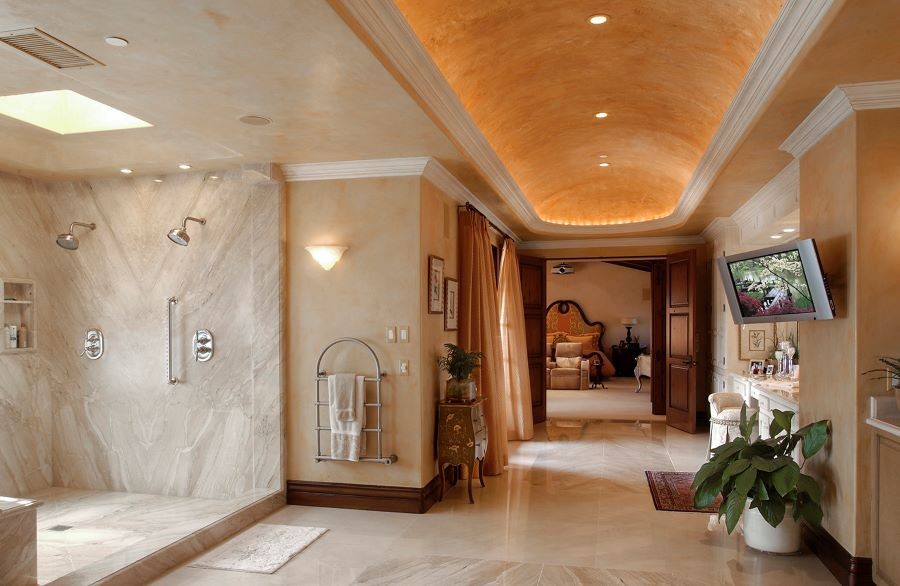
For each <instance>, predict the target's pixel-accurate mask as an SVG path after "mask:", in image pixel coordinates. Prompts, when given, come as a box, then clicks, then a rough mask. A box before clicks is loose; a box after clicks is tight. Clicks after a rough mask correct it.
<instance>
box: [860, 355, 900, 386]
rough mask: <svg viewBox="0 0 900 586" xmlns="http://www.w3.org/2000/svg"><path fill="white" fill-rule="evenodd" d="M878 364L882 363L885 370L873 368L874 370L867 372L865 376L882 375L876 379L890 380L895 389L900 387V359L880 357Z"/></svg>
mask: <svg viewBox="0 0 900 586" xmlns="http://www.w3.org/2000/svg"><path fill="white" fill-rule="evenodd" d="M878 362H880V363H882V364H883V365H884V368H873V369H872V370H867V371H865V372H864V373H863V374H880V375H882V376H877V377H875V378H876V379H884V378H886V379H890V381H891V386H893V387H896V386H898V385H900V358H891V357H890V356H879V357H878Z"/></svg>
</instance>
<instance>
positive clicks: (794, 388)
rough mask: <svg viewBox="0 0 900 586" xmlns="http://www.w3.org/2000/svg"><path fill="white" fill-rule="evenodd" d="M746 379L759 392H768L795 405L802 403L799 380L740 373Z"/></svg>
mask: <svg viewBox="0 0 900 586" xmlns="http://www.w3.org/2000/svg"><path fill="white" fill-rule="evenodd" d="M738 376H741V377H743V378H744V379H745V380H748V381H750V384H751V385H752V386H753V388H754V389H756V390H757V391H759V392H763V393H766V394H768V395H770V396H774V397H775V398H778V399H781V400H783V401H788V402H789V403H792V404H794V405H797V406H799V405H800V381H799V380H778V379H774V378H764V377H759V376H752V375H749V374H744V373H742V374H740V375H738Z"/></svg>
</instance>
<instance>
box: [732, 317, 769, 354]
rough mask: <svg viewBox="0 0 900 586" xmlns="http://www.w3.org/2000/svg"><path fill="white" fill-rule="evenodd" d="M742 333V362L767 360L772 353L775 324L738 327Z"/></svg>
mask: <svg viewBox="0 0 900 586" xmlns="http://www.w3.org/2000/svg"><path fill="white" fill-rule="evenodd" d="M738 327H739V328H740V332H741V348H740V355H739V356H738V358H740V359H741V360H765V359H766V358H768V357H769V355H770V354H771V353H772V349H773V347H772V344H773V337H774V335H775V328H774V324H750V325H745V326H738Z"/></svg>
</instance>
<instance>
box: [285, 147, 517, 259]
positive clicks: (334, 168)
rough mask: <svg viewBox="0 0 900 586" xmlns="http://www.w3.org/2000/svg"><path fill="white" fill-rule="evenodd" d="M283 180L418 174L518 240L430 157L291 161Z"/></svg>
mask: <svg viewBox="0 0 900 586" xmlns="http://www.w3.org/2000/svg"><path fill="white" fill-rule="evenodd" d="M281 169H282V172H283V173H284V180H285V181H327V180H331V179H365V178H371V177H413V176H421V177H424V178H425V179H427V180H428V181H430V182H431V183H432V184H433V185H434V186H435V187H437V188H438V189H440V190H441V191H443V192H444V193H445V194H447V195H448V196H449V197H450V198H452V199H454V200H455V201H457V202H458V203H460V204H464V203H470V204H472V205H473V206H475V207H476V208H478V210H479V211H480V212H481V213H483V214H484V215H485V216H486V217H487V219H488V220H490V221H491V222H493V223H494V225H495V226H497V227H498V228H500V229H501V230H503V231H504V232H506V234H507V235H508V236H510V237H511V238H512V239H513V240H515V241H516V242H520V241H521V239H520V238H519V237H518V236H517V235H516V233H515V232H513V231H512V230H511V229H510V228H509V226H507V225H506V224H504V223H503V221H502V220H500V218H498V217H497V216H496V214H494V213H493V212H492V211H491V210H490V208H488V206H486V205H485V204H484V202H482V201H481V200H480V199H478V197H476V196H475V194H474V193H472V192H471V191H469V189H468V188H467V187H466V186H465V185H463V184H462V182H461V181H460V180H459V179H457V178H456V177H455V176H454V175H453V173H451V172H450V171H448V170H447V168H446V167H444V166H443V165H441V163H440V162H439V161H438V160H437V159H435V158H433V157H404V158H396V159H366V160H360V161H332V162H327V163H292V164H285V165H282V166H281Z"/></svg>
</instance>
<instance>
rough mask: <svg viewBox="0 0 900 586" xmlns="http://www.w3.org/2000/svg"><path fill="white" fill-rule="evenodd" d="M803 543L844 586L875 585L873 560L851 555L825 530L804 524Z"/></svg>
mask: <svg viewBox="0 0 900 586" xmlns="http://www.w3.org/2000/svg"><path fill="white" fill-rule="evenodd" d="M803 542H804V543H805V544H806V546H807V547H809V549H811V550H812V552H813V553H814V554H816V557H818V558H819V560H821V562H822V563H823V564H824V565H825V567H826V568H828V571H829V572H831V574H832V575H833V576H834V577H835V578H837V580H838V581H839V582H840V583H841V584H843V585H844V586H868V585H869V584H874V583H875V582H874V581H873V578H872V558H864V557H855V556H852V555H850V552H849V551H847V550H846V549H844V546H842V545H841V544H840V543H838V541H837V539H835V538H834V537H832V536H831V534H830V533H828V532H827V531H825V529H822V528H821V527H812V526H810V525H807V524H806V523H804V524H803Z"/></svg>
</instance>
